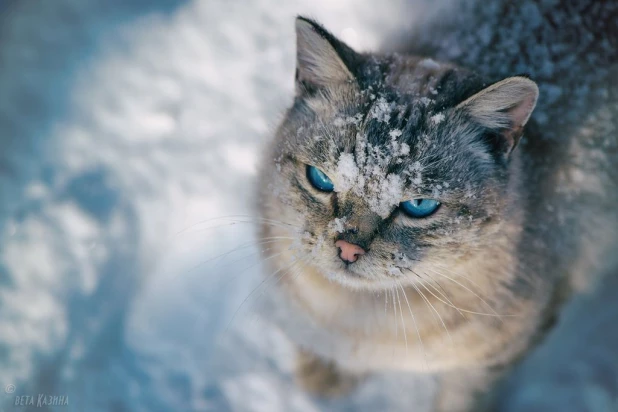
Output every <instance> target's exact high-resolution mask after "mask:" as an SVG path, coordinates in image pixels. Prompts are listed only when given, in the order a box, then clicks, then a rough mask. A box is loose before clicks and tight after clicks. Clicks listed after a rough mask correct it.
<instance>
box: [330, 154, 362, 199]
mask: <svg viewBox="0 0 618 412" xmlns="http://www.w3.org/2000/svg"><path fill="white" fill-rule="evenodd" d="M358 175H359V171H358V167H357V166H356V163H355V162H354V156H352V154H351V153H342V154H341V156H339V162H338V163H337V176H338V177H339V179H338V181H337V184H336V187H335V189H336V191H337V192H346V191H348V190H350V189H352V188H353V187H354V185H355V184H356V181H357V180H358Z"/></svg>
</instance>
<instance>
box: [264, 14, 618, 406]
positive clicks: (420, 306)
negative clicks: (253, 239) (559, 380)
mask: <svg viewBox="0 0 618 412" xmlns="http://www.w3.org/2000/svg"><path fill="white" fill-rule="evenodd" d="M505 7H506V6H505ZM471 10H473V9H471ZM472 14H473V13H472ZM455 20H456V19H455ZM460 24H461V22H460ZM455 26H456V25H454V26H453V27H455ZM423 29H424V31H423V33H427V32H430V31H429V30H430V29H427V28H426V27H423ZM454 32H455V31H454V30H453V33H454ZM436 33H437V34H438V35H443V36H444V37H443V38H446V39H450V38H449V36H451V35H453V36H454V34H452V33H451V32H449V30H448V28H444V27H442V29H441V30H438V31H436ZM296 36H297V62H296V64H297V69H296V95H295V98H294V102H293V105H292V107H291V108H290V109H289V110H288V111H287V112H286V114H285V117H284V119H283V121H282V123H281V124H280V126H279V127H278V129H277V131H276V133H275V136H274V139H273V141H272V144H271V145H270V147H269V148H268V150H267V156H266V157H265V160H264V162H263V164H262V168H261V171H260V174H259V184H258V196H257V203H258V210H259V214H260V221H261V222H262V224H261V229H260V235H261V236H260V239H261V240H262V241H269V242H271V243H270V244H269V247H268V248H266V249H265V252H264V256H263V261H264V263H265V265H266V267H267V268H268V269H269V270H270V272H269V273H270V274H271V276H275V275H276V276H277V277H278V281H277V286H276V287H274V288H271V293H272V294H273V295H275V298H276V301H277V304H278V305H280V306H281V308H283V310H281V311H280V313H283V314H284V315H283V316H280V318H279V319H278V321H279V322H280V323H281V325H282V327H283V328H284V329H285V330H286V332H287V333H288V335H289V337H290V338H291V339H292V340H293V341H294V342H295V343H296V344H297V345H298V347H299V356H298V367H297V380H298V382H299V384H300V385H301V386H303V387H304V388H306V389H307V390H308V391H310V392H312V393H314V394H317V395H322V396H333V395H336V394H341V393H346V392H347V391H349V390H351V389H352V388H353V387H354V386H355V385H356V384H357V383H358V382H359V381H361V380H362V379H363V377H364V376H366V375H367V374H369V373H371V372H372V371H380V370H410V371H420V372H427V373H434V374H437V375H438V376H439V377H440V389H439V391H438V394H437V398H436V402H435V405H436V406H435V409H436V410H437V411H449V412H453V411H466V410H474V409H472V408H474V405H475V404H476V402H477V400H478V399H479V397H480V396H482V395H483V394H484V393H485V392H486V391H487V390H488V388H490V387H491V385H492V383H493V382H495V381H496V380H497V379H498V378H499V377H500V376H501V375H502V374H503V373H504V372H505V371H506V370H508V368H509V367H510V366H511V365H512V364H514V363H515V362H516V361H517V360H519V359H520V358H521V357H522V356H523V355H524V354H525V353H526V351H527V350H528V349H529V348H530V347H532V346H534V345H535V344H536V343H537V342H538V341H539V340H540V339H541V338H542V337H543V335H544V333H545V332H546V331H547V330H548V328H549V327H550V326H551V325H552V323H553V322H554V320H555V316H556V313H557V309H558V308H559V307H560V305H561V304H562V302H563V301H564V300H565V299H566V298H567V297H568V296H569V295H570V294H571V292H572V290H574V289H582V288H584V287H585V286H586V285H587V284H589V283H590V280H589V279H590V278H592V277H593V276H592V273H594V272H596V268H597V266H598V262H601V261H602V262H604V263H607V262H609V261H610V260H612V259H615V258H614V257H612V256H611V253H610V252H611V245H615V244H616V239H617V238H618V236H617V235H616V227H618V225H617V224H618V217H617V215H616V212H615V211H614V207H613V206H612V205H615V204H616V201H617V200H618V198H617V195H616V191H615V190H614V192H611V189H615V188H616V186H617V185H616V181H617V180H618V179H616V175H615V173H616V172H615V170H614V169H612V168H611V167H610V166H611V165H612V164H614V165H615V164H618V163H616V162H615V160H616V147H617V145H616V133H615V130H616V128H615V123H613V122H615V120H613V119H617V118H618V110H616V102H617V101H618V100H612V99H615V92H616V91H615V90H614V89H611V88H609V89H611V90H607V91H606V93H605V94H603V93H601V92H598V93H596V94H595V93H591V94H590V96H587V97H592V96H595V97H597V98H598V99H605V100H603V101H600V102H596V101H595V102H594V103H597V104H594V105H593V104H592V103H593V102H592V101H591V102H590V103H591V104H590V106H588V108H589V110H588V111H586V110H581V111H580V112H577V111H574V112H575V113H578V116H579V117H577V116H574V117H572V118H569V119H559V120H556V121H553V118H554V117H555V116H558V115H559V107H560V106H559V105H558V104H557V103H556V104H554V105H553V106H552V105H551V104H547V103H542V102H543V99H542V98H541V99H540V100H539V87H538V86H537V84H536V83H535V82H534V81H533V80H532V79H531V78H529V77H527V76H526V75H522V74H518V72H517V71H515V72H512V73H509V74H508V75H505V74H506V73H507V72H509V70H508V69H507V68H505V69H503V70H495V71H492V70H478V69H477V68H476V66H475V64H474V63H475V62H473V61H469V60H466V59H465V56H467V54H466V53H462V54H461V55H460V57H461V59H459V60H461V61H459V60H458V59H457V58H452V59H448V57H453V56H449V54H448V53H447V52H443V51H441V47H440V43H439V41H437V40H434V39H433V37H430V36H427V37H425V38H423V36H420V35H418V34H417V35H416V39H417V40H418V42H417V43H416V45H417V46H418V50H420V51H421V52H420V53H414V54H398V53H383V54H378V53H365V54H361V53H357V52H355V51H354V50H352V49H351V48H350V47H348V46H347V45H346V44H344V43H343V42H342V41H340V40H339V39H337V38H336V37H335V36H333V35H332V34H331V33H329V32H328V31H327V30H326V29H325V28H323V27H322V26H321V25H319V24H318V23H317V22H315V21H313V20H311V19H308V18H305V17H298V18H297V19H296ZM412 38H413V39H414V38H415V37H414V36H413V37H412ZM438 40H439V39H438ZM450 40H452V41H453V42H455V40H453V39H450ZM511 40H513V41H515V40H514V39H511ZM492 45H493V46H496V44H495V43H494V44H492ZM496 47H497V46H496ZM409 51H411V52H414V51H415V49H411V50H409ZM472 54H473V55H475V56H484V55H482V54H479V53H476V54H474V53H472ZM445 57H447V58H445ZM455 57H456V56H455ZM488 59H489V58H488ZM449 60H450V61H449ZM479 63H480V64H483V63H484V61H482V60H481V61H479ZM507 66H508V65H507V64H505V67H507ZM520 66H521V67H520ZM471 68H473V69H471ZM526 68H527V67H526V66H525V65H514V67H512V70H517V69H526ZM521 71H522V70H520V72H521ZM611 73H616V70H614V71H612V70H610V69H607V70H605V75H609V74H611ZM549 77H551V76H549ZM572 78H573V79H575V78H577V76H573V77H572ZM602 79H603V77H599V76H597V77H595V78H594V81H597V82H598V81H600V80H602ZM543 87H544V83H541V90H543ZM599 90H600V89H599ZM537 100H538V101H539V102H540V103H542V104H540V107H539V109H540V114H539V116H540V117H541V121H539V120H534V116H535V115H536V114H537V113H536V112H535V106H536V105H537ZM545 102H547V100H545ZM553 103H555V102H553ZM567 103H568V102H567ZM565 104H566V103H565ZM578 104H580V103H577V104H576V106H577V105H578ZM565 107H567V106H565ZM584 107H586V106H584ZM565 110H566V109H565ZM533 112H535V113H534V115H533ZM569 113H571V112H569ZM612 116H613V117H612ZM531 118H532V119H533V120H530V119H531ZM608 119H609V120H608ZM554 125H557V126H555V127H554ZM549 129H551V132H550V131H548V130H549ZM601 141H603V142H604V143H603V146H600V142H601ZM589 146H591V147H589ZM599 147H604V148H605V149H606V150H605V151H604V152H603V151H601V150H600V149H598V148H599ZM617 267H618V266H617ZM582 274H589V275H588V276H583V275H582ZM578 275H581V276H578Z"/></svg>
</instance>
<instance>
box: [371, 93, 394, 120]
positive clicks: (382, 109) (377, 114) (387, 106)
mask: <svg viewBox="0 0 618 412" xmlns="http://www.w3.org/2000/svg"><path fill="white" fill-rule="evenodd" d="M391 111H392V104H391V103H389V102H387V101H386V99H385V98H384V97H380V98H379V99H378V100H377V101H376V103H375V105H374V106H373V107H372V108H371V117H372V118H373V119H376V120H377V121H379V122H384V123H388V122H389V120H391Z"/></svg>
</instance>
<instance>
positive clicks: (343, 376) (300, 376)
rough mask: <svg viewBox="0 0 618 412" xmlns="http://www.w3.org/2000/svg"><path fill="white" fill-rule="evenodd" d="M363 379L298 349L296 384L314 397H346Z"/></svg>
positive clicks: (329, 361)
mask: <svg viewBox="0 0 618 412" xmlns="http://www.w3.org/2000/svg"><path fill="white" fill-rule="evenodd" d="M363 377H364V375H358V374H354V373H351V372H347V371H344V370H342V369H341V368H340V367H339V366H338V365H337V363H336V362H334V361H331V360H326V359H323V358H321V357H319V356H318V355H316V354H314V353H312V352H309V351H307V350H305V349H300V348H299V349H298V352H297V359H296V382H297V384H298V385H299V386H300V387H301V388H303V389H304V390H305V391H307V392H309V393H310V394H312V395H314V396H318V397H321V398H333V397H337V396H344V395H347V394H349V393H350V392H351V391H352V390H353V389H354V388H356V386H357V385H358V384H359V383H360V381H361V380H362V379H363Z"/></svg>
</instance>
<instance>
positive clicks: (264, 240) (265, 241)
mask: <svg viewBox="0 0 618 412" xmlns="http://www.w3.org/2000/svg"><path fill="white" fill-rule="evenodd" d="M281 239H289V240H295V238H283V237H276V239H275V237H272V238H262V240H260V241H258V242H255V240H250V241H248V242H245V243H243V244H241V245H240V246H237V247H235V248H233V249H232V250H228V251H227V252H223V253H221V254H219V255H217V256H214V257H212V258H210V259H206V260H205V261H203V262H200V263H198V264H197V265H194V266H193V267H191V268H189V269H188V270H187V272H186V273H191V272H193V271H195V270H197V269H199V268H201V267H202V266H204V265H205V264H207V263H209V262H212V261H213V260H216V259H221V258H223V257H225V256H228V255H230V254H232V253H234V252H238V251H240V250H243V249H246V248H248V247H251V246H262V245H264V244H269V243H275V242H277V241H279V240H281ZM271 241H272V242H271Z"/></svg>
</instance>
